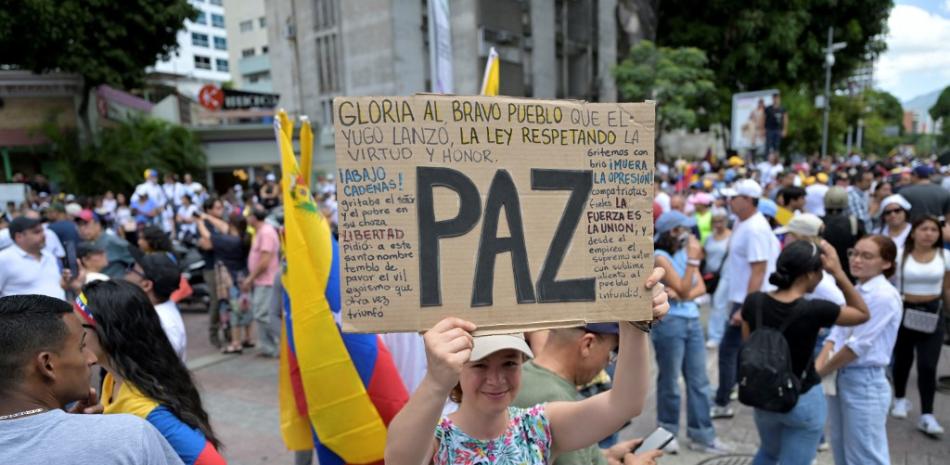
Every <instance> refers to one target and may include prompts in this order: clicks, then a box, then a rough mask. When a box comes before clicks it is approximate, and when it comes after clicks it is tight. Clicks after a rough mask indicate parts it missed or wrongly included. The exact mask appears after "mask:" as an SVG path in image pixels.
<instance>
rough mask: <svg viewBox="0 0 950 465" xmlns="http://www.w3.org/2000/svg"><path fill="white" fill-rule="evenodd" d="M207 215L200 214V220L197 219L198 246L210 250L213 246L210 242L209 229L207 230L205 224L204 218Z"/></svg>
mask: <svg viewBox="0 0 950 465" xmlns="http://www.w3.org/2000/svg"><path fill="white" fill-rule="evenodd" d="M207 217H208V215H201V220H200V221H198V222H197V223H198V248H199V249H202V250H211V249H213V248H214V244H212V243H211V231H208V226H207V225H206V224H205V222H204V219H205V218H207Z"/></svg>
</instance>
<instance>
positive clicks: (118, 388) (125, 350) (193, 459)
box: [75, 280, 225, 465]
mask: <svg viewBox="0 0 950 465" xmlns="http://www.w3.org/2000/svg"><path fill="white" fill-rule="evenodd" d="M75 309H76V312H77V313H78V314H79V316H80V318H81V319H82V321H83V327H84V328H85V329H86V343H87V344H88V345H89V348H90V350H92V351H93V353H95V354H96V357H97V358H98V359H99V364H100V365H101V366H102V367H103V368H104V369H105V370H106V372H107V374H106V376H105V379H104V380H103V384H102V398H101V402H102V405H103V407H104V409H105V411H104V413H106V414H112V413H128V414H132V415H136V416H138V417H141V418H143V419H145V420H147V421H148V422H150V423H151V424H152V425H153V426H155V428H157V429H158V431H159V432H161V433H162V435H164V436H165V439H166V440H168V442H169V444H171V446H172V447H173V448H174V449H175V451H176V452H177V453H178V456H179V457H181V460H182V461H183V462H184V463H185V464H186V465H219V464H224V463H225V460H224V458H222V457H221V455H220V454H219V453H218V450H217V449H218V447H220V446H221V443H220V442H219V441H218V438H217V437H216V436H215V434H214V431H213V430H212V429H211V422H210V421H209V419H208V413H207V412H206V411H205V409H204V407H203V406H202V405H201V396H199V395H198V389H197V388H196V387H195V383H194V380H192V378H191V374H190V373H189V372H188V369H187V368H185V365H184V363H183V362H182V361H181V359H179V358H178V355H177V354H176V353H175V350H174V349H173V348H172V346H171V343H169V342H168V338H167V337H165V332H164V331H162V324H161V322H160V321H159V319H158V314H156V313H155V309H154V308H153V306H152V304H151V302H149V300H148V297H147V296H146V295H145V293H144V292H142V290H141V289H139V287H138V286H136V285H135V284H132V283H130V282H127V281H122V280H114V281H96V282H93V283H90V284H88V285H87V286H85V288H84V290H83V293H82V294H80V296H79V297H78V298H77V299H76V305H75Z"/></svg>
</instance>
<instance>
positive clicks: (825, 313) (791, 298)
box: [742, 217, 869, 465]
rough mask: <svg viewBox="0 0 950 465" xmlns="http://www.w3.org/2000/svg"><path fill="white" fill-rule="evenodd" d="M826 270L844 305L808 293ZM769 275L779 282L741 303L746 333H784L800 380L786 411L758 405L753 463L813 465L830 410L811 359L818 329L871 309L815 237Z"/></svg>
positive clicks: (853, 321)
mask: <svg viewBox="0 0 950 465" xmlns="http://www.w3.org/2000/svg"><path fill="white" fill-rule="evenodd" d="M813 218H816V217H813ZM793 221H794V220H793ZM823 268H824V271H823V270H822V269H823ZM825 272H827V273H830V274H831V275H833V276H834V280H835V282H836V283H837V284H838V285H839V286H841V289H842V290H843V291H844V295H845V298H846V300H847V304H846V305H839V304H835V303H831V302H828V301H826V300H821V299H815V300H812V299H809V298H807V297H806V295H807V294H808V293H812V292H814V291H815V289H816V287H817V286H818V284H819V283H820V282H821V281H822V279H823V277H824V276H825V274H824V273H825ZM769 281H770V282H771V283H772V284H773V285H775V286H776V287H777V289H776V290H775V291H773V292H769V293H762V292H756V293H752V294H750V295H749V296H748V297H746V301H745V303H744V304H743V306H742V319H743V337H744V338H746V339H747V338H748V337H749V335H750V334H751V333H752V332H754V331H756V330H757V329H759V328H762V327H768V328H773V329H778V330H779V331H780V332H781V333H782V334H783V336H784V337H785V340H786V341H787V343H788V345H789V353H790V354H791V357H792V359H791V362H792V372H793V373H794V374H795V376H797V377H798V379H799V381H800V382H801V384H800V387H799V393H800V395H799V397H798V402H797V403H796V404H795V406H794V407H793V408H792V409H791V410H790V411H788V412H784V413H783V412H774V411H769V410H765V409H762V408H756V409H755V424H756V429H757V430H758V432H759V438H760V446H759V450H758V452H757V453H756V456H755V459H754V460H753V462H752V463H753V464H755V465H765V464H779V463H781V464H783V465H792V464H801V465H809V464H811V463H812V460H814V458H815V454H816V453H817V450H818V443H819V439H820V438H821V435H822V432H823V430H824V426H825V418H826V416H827V405H826V403H825V398H824V393H823V392H822V389H821V385H820V382H821V379H820V378H819V376H818V374H817V373H816V372H815V367H814V363H812V361H813V360H814V358H813V355H812V354H813V348H814V347H815V341H816V340H817V339H818V332H819V330H820V329H821V328H827V327H830V326H831V325H833V324H838V325H841V326H854V325H858V324H861V323H864V322H866V321H867V320H868V318H869V314H868V309H867V306H866V305H865V303H864V301H863V300H862V299H861V297H860V296H859V295H858V293H857V290H855V288H854V286H853V285H852V284H851V281H850V280H849V279H848V275H847V274H845V273H844V270H843V269H842V268H841V263H840V262H839V261H838V256H837V254H836V253H835V251H834V249H833V248H832V247H831V246H830V245H829V244H828V243H823V244H821V246H820V247H819V245H817V244H816V243H815V242H814V241H809V240H801V241H796V242H794V243H792V244H790V245H788V246H786V247H785V249H784V250H783V251H782V253H781V255H779V258H778V261H777V263H776V268H775V272H774V273H772V275H771V276H770V277H769Z"/></svg>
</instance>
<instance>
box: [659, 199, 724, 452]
mask: <svg viewBox="0 0 950 465" xmlns="http://www.w3.org/2000/svg"><path fill="white" fill-rule="evenodd" d="M692 226H693V222H692V221H691V220H690V219H689V218H687V217H686V216H684V215H683V214H682V213H679V212H677V211H672V212H667V213H664V214H663V215H661V216H660V219H659V220H657V222H656V226H655V228H654V229H655V231H656V236H655V239H654V240H655V243H654V259H655V261H656V266H657V267H658V268H663V271H664V272H665V277H664V279H663V281H662V282H663V284H665V285H666V289H667V293H669V295H670V311H669V313H668V314H667V316H666V318H665V319H664V320H663V324H662V325H658V326H657V327H656V328H654V329H653V331H652V332H651V333H650V339H651V340H652V341H653V347H654V353H655V354H656V364H657V369H658V370H657V380H656V384H657V387H656V389H657V391H656V403H657V408H656V411H657V423H658V424H659V426H661V427H663V428H664V429H666V430H667V431H669V432H671V433H673V434H674V435H675V434H677V432H679V423H680V393H679V382H680V377H681V376H682V378H683V380H684V381H685V383H686V423H687V425H688V426H689V428H688V431H687V434H688V436H689V438H690V443H689V447H690V449H693V450H698V451H701V452H706V453H714V454H723V453H727V452H729V451H730V450H731V447H730V446H727V445H726V444H724V443H722V441H720V440H719V439H718V438H716V430H715V429H713V424H712V419H711V418H710V416H709V415H710V408H711V406H710V401H709V395H708V391H709V378H708V377H707V376H706V347H705V342H704V340H703V327H702V322H701V321H699V306H698V305H696V302H694V299H696V298H697V297H699V296H701V295H704V294H706V286H705V284H704V283H703V280H702V278H701V276H700V274H699V265H700V260H701V259H702V254H703V249H702V247H701V246H700V245H699V241H698V240H696V237H694V236H693V235H692V234H690V232H689V228H691V227H692ZM665 450H666V451H667V452H670V453H675V452H677V451H678V450H679V444H678V443H677V441H676V439H674V440H673V442H671V443H670V444H669V446H668V448H667V449H665Z"/></svg>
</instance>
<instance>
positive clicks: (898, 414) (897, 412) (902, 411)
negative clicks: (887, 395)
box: [891, 397, 910, 418]
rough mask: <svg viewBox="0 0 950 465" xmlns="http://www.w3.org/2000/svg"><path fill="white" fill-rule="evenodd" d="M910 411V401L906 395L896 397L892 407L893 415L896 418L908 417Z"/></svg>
mask: <svg viewBox="0 0 950 465" xmlns="http://www.w3.org/2000/svg"><path fill="white" fill-rule="evenodd" d="M909 411H910V401H909V400H907V398H906V397H900V398H897V399H894V406H893V407H891V416H892V417H894V418H907V412H909Z"/></svg>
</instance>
